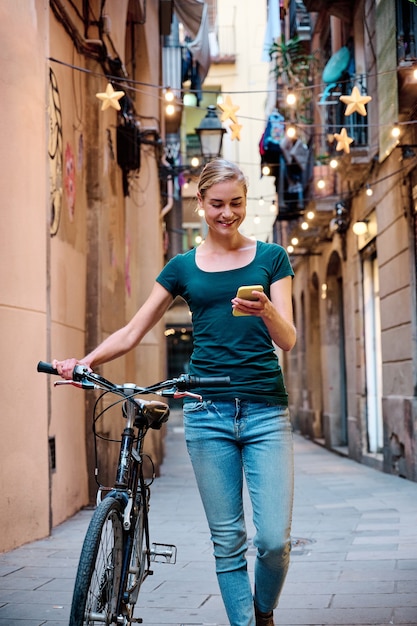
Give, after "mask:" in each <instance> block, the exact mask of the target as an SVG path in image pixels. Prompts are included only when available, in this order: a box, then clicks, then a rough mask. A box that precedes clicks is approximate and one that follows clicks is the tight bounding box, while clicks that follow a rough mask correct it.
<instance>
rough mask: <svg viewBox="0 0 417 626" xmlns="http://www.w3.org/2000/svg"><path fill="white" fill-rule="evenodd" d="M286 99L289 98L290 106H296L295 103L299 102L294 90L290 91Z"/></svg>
mask: <svg viewBox="0 0 417 626" xmlns="http://www.w3.org/2000/svg"><path fill="white" fill-rule="evenodd" d="M286 99H287V104H288V106H290V107H292V106H294V105H295V103H296V102H297V97H296V95H295V93H294V92H292V91H290V92H289V93H288V94H287V98H286Z"/></svg>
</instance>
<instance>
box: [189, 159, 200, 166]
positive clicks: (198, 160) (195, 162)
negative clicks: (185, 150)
mask: <svg viewBox="0 0 417 626" xmlns="http://www.w3.org/2000/svg"><path fill="white" fill-rule="evenodd" d="M190 163H191V167H198V166H199V165H200V159H199V158H198V157H196V156H194V157H193V158H192V159H191V161H190Z"/></svg>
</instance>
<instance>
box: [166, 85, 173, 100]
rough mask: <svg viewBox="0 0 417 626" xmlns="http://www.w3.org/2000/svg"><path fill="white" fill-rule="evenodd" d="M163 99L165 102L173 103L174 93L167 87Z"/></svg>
mask: <svg viewBox="0 0 417 626" xmlns="http://www.w3.org/2000/svg"><path fill="white" fill-rule="evenodd" d="M164 98H165V102H174V98H175V96H174V92H173V91H172V90H171V88H170V87H168V89H166V90H165V93H164Z"/></svg>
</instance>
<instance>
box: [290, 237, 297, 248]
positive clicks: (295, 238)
mask: <svg viewBox="0 0 417 626" xmlns="http://www.w3.org/2000/svg"><path fill="white" fill-rule="evenodd" d="M291 243H292V245H293V246H296V245H297V244H298V237H293V238H292V239H291Z"/></svg>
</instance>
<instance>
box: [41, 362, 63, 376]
mask: <svg viewBox="0 0 417 626" xmlns="http://www.w3.org/2000/svg"><path fill="white" fill-rule="evenodd" d="M36 369H37V370H38V372H41V373H42V374H55V376H59V374H58V370H56V369H55V368H54V367H53V366H52V363H47V362H46V361H39V363H38V367H37V368H36Z"/></svg>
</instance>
